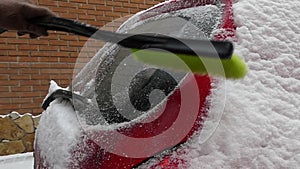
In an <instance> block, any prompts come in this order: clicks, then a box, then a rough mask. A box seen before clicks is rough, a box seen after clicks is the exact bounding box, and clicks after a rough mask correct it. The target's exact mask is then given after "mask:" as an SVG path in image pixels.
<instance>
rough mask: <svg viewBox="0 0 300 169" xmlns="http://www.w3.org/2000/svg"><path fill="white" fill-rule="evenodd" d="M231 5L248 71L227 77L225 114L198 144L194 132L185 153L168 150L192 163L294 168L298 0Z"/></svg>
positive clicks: (299, 135)
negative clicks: (236, 77) (238, 77)
mask: <svg viewBox="0 0 300 169" xmlns="http://www.w3.org/2000/svg"><path fill="white" fill-rule="evenodd" d="M233 8H234V16H235V22H236V25H237V27H238V28H237V42H236V44H235V47H236V51H235V52H236V53H237V54H239V55H240V56H243V57H244V59H245V61H246V62H247V64H248V66H249V73H248V75H247V77H246V78H245V79H243V80H239V81H228V82H227V83H226V88H227V90H226V91H227V93H226V104H225V110H224V115H223V117H222V120H221V121H220V124H219V127H218V129H217V130H216V132H215V133H214V134H213V136H212V137H211V138H210V139H209V140H208V141H206V142H205V143H203V144H200V141H199V140H200V138H199V137H196V138H193V139H192V140H191V141H190V143H189V144H187V145H185V147H184V148H183V149H185V151H184V152H186V153H185V154H184V155H178V154H180V153H174V154H173V156H174V157H175V158H179V159H185V160H186V161H187V164H186V166H185V167H189V168H192V169H194V168H195V169H196V168H197V169H198V168H293V169H296V168H299V166H300V52H299V51H300V19H299V18H300V13H299V10H300V1H299V0H290V1H284V2H283V1H282V0H239V1H238V0H236V1H235V3H234V5H233ZM220 87H222V86H220ZM214 97H215V98H214V99H215V101H216V102H218V98H219V97H218V95H215V96H214ZM220 98H223V97H220ZM212 113H213V112H212ZM181 154H182V153H181ZM185 167H184V168H185Z"/></svg>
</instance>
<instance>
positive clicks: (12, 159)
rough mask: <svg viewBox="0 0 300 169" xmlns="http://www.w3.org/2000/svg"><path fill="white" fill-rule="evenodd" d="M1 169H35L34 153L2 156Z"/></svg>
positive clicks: (0, 158)
mask: <svg viewBox="0 0 300 169" xmlns="http://www.w3.org/2000/svg"><path fill="white" fill-rule="evenodd" d="M0 168H1V169H30V168H33V155H32V153H24V154H16V155H9V156H0Z"/></svg>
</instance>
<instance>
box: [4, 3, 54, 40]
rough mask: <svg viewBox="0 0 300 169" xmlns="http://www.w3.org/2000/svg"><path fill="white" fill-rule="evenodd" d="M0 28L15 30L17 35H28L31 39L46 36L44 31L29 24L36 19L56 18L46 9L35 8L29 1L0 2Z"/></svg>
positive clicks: (46, 33)
mask: <svg viewBox="0 0 300 169" xmlns="http://www.w3.org/2000/svg"><path fill="white" fill-rule="evenodd" d="M0 11H1V14H0V28H4V29H7V30H16V31H18V35H19V36H22V35H24V34H29V35H30V37H31V38H37V37H39V36H47V35H48V32H47V30H46V29H44V28H42V27H39V26H36V25H33V24H30V23H29V21H30V20H31V19H34V18H38V17H52V16H56V15H55V14H54V13H53V12H51V11H50V10H49V9H48V8H45V7H40V6H36V5H35V4H34V3H33V2H32V1H31V0H1V1H0Z"/></svg>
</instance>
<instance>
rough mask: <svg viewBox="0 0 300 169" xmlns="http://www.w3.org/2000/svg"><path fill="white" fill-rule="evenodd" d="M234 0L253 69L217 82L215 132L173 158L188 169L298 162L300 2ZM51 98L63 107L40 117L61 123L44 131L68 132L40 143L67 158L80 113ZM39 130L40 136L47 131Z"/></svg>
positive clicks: (6, 162)
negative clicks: (218, 112) (221, 103)
mask: <svg viewBox="0 0 300 169" xmlns="http://www.w3.org/2000/svg"><path fill="white" fill-rule="evenodd" d="M234 2H235V3H234V15H235V22H236V24H237V26H238V28H237V42H236V43H235V48H236V51H235V52H236V53H237V54H239V55H240V56H243V58H244V59H245V61H246V62H247V65H248V66H249V73H248V75H247V76H246V77H245V79H243V80H238V81H227V82H226V86H222V85H221V86H219V87H220V88H224V87H226V93H222V92H220V90H217V91H218V92H220V93H218V92H215V93H213V95H212V96H213V97H214V98H211V99H212V100H213V102H216V103H217V102H219V101H222V100H220V99H223V98H224V96H222V97H219V96H220V95H224V94H225V97H226V100H225V107H224V112H223V116H222V119H221V121H220V122H219V125H218V128H217V129H216V131H215V132H214V133H213V135H212V136H211V137H210V139H208V140H207V141H206V142H204V143H202V142H203V140H202V138H200V137H199V136H198V137H197V136H196V137H194V138H193V139H191V140H190V141H189V143H188V144H186V145H185V146H184V147H182V148H181V150H182V149H183V150H184V152H185V153H184V154H182V153H178V152H181V150H178V152H174V153H173V157H175V158H179V159H184V160H186V161H187V163H186V164H183V168H186V167H188V168H191V169H199V168H228V169H229V168H272V169H273V168H274V169H277V168H278V169H279V168H280V169H281V168H289V169H296V168H299V167H300V19H299V18H300V12H299V11H300V1H299V0H289V1H282V0H235V1H234ZM224 92H225V91H224ZM218 99H219V100H218ZM52 104H57V106H51V107H50V109H49V110H47V111H46V112H44V113H45V114H46V115H45V116H42V119H41V122H42V121H43V120H47V121H48V120H50V121H51V120H55V121H57V124H59V126H51V128H46V126H44V128H42V127H41V128H39V130H41V131H42V130H51V131H52V132H53V134H54V135H55V134H60V135H61V137H67V138H65V139H62V140H55V141H53V140H51V139H49V140H48V141H47V140H46V141H45V140H43V142H39V144H40V145H42V146H43V147H47V146H48V147H51V148H52V149H48V150H47V149H46V150H44V152H43V153H49V154H52V156H50V157H49V156H48V157H47V158H48V159H47V160H49V161H50V162H52V163H53V164H55V163H56V164H57V166H63V162H62V160H61V159H64V157H66V156H67V154H65V153H66V150H65V147H68V148H69V147H70V145H71V146H72V145H76V139H77V137H78V133H80V130H79V128H78V125H76V124H74V121H76V119H75V118H76V117H75V116H74V114H72V110H71V107H70V106H65V104H68V103H65V102H62V103H58V102H56V103H55V102H54V103H52ZM212 104H213V103H212ZM69 109H70V110H69ZM50 111H51V114H50V113H48V112H50ZM55 112H57V113H55ZM211 113H213V112H211ZM57 117H61V118H64V120H68V121H69V123H68V124H72V125H71V126H70V125H66V123H65V122H63V121H60V119H58V118H57ZM49 118H53V119H49ZM73 120H74V121H73ZM71 121H72V122H71ZM73 124H74V125H73ZM208 124H209V123H208ZM210 125H212V124H210ZM203 132H205V131H203ZM39 133H40V134H41V135H40V136H38V137H40V138H43V137H46V136H43V135H42V134H43V132H39ZM47 133H48V134H49V132H47ZM54 135H53V137H56V136H54ZM200 136H201V135H200ZM47 138H49V136H47ZM66 145H68V146H66ZM53 148H54V149H53ZM54 152H55V153H54ZM42 155H43V154H42ZM31 156H32V154H27V155H25V157H24V158H17V157H16V158H15V160H14V161H12V160H10V159H13V158H9V157H1V158H0V168H11V169H14V168H16V169H19V168H24V169H26V168H32V159H31ZM20 157H21V156H20ZM49 158H50V159H49ZM144 167H145V168H147V166H144Z"/></svg>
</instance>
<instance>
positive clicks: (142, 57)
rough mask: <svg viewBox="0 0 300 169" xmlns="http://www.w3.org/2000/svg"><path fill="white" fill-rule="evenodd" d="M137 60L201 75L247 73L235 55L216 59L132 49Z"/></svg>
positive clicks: (234, 75)
mask: <svg viewBox="0 0 300 169" xmlns="http://www.w3.org/2000/svg"><path fill="white" fill-rule="evenodd" d="M132 51H133V53H134V56H135V58H136V59H137V60H139V61H141V62H144V63H146V64H150V65H155V66H160V67H165V68H172V69H175V70H182V71H191V72H193V73H198V74H201V75H206V74H208V75H212V76H222V77H226V78H230V79H240V78H243V77H244V76H245V75H246V74H247V66H246V64H245V63H244V61H243V60H242V59H241V58H240V57H239V56H237V55H235V54H234V55H233V56H232V58H231V59H216V58H208V57H201V59H200V58H199V57H197V56H190V55H185V54H176V55H175V54H173V53H169V52H161V51H154V50H139V49H132Z"/></svg>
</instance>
